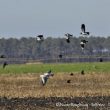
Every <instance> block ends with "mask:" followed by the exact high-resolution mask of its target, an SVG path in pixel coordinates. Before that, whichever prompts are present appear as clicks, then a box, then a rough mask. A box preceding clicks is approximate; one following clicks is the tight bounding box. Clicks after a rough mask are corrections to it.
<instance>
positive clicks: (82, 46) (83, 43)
mask: <svg viewBox="0 0 110 110" xmlns="http://www.w3.org/2000/svg"><path fill="white" fill-rule="evenodd" d="M87 42H88V41H86V40H81V42H80V45H81V48H82V50H83V49H84V47H85V44H86V43H87Z"/></svg>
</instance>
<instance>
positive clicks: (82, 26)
mask: <svg viewBox="0 0 110 110" xmlns="http://www.w3.org/2000/svg"><path fill="white" fill-rule="evenodd" d="M81 31H82V32H81V33H80V34H81V35H89V34H90V33H89V32H86V28H85V24H82V25H81Z"/></svg>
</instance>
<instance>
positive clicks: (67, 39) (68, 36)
mask: <svg viewBox="0 0 110 110" xmlns="http://www.w3.org/2000/svg"><path fill="white" fill-rule="evenodd" d="M65 36H66V42H67V43H70V38H71V37H72V36H73V35H72V34H69V33H67V34H65Z"/></svg>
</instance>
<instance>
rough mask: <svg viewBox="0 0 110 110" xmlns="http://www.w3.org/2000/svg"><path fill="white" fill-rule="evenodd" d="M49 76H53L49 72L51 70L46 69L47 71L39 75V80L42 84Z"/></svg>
mask: <svg viewBox="0 0 110 110" xmlns="http://www.w3.org/2000/svg"><path fill="white" fill-rule="evenodd" d="M50 76H54V74H53V73H52V72H51V70H50V71H48V72H47V73H44V74H43V75H40V78H41V82H42V85H43V86H44V85H45V84H46V82H47V80H48V79H49V77H50Z"/></svg>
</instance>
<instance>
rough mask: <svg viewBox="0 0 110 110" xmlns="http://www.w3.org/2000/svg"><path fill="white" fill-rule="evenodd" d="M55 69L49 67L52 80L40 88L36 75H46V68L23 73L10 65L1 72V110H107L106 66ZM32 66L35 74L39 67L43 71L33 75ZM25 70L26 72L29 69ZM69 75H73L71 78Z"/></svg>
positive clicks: (109, 90)
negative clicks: (52, 73)
mask: <svg viewBox="0 0 110 110" xmlns="http://www.w3.org/2000/svg"><path fill="white" fill-rule="evenodd" d="M108 64H109V63H108ZM56 65H57V64H56ZM56 65H55V66H53V67H52V65H49V66H51V69H52V70H53V71H54V76H53V77H51V78H50V79H49V80H48V81H47V84H46V85H45V86H42V85H41V82H40V77H39V75H40V74H42V72H43V71H44V70H45V71H48V69H49V67H48V65H47V64H46V65H45V64H44V65H43V64H42V65H41V64H40V66H39V65H33V66H32V65H30V66H31V68H32V71H31V72H29V73H28V72H27V73H26V72H24V70H25V69H24V68H23V67H21V65H19V66H20V67H19V66H15V65H14V66H13V65H9V66H7V67H6V68H5V70H2V69H1V71H2V72H1V75H0V110H15V109H16V110H27V109H28V110H39V109H41V110H52V109H53V110H54V109H56V110H58V109H59V110H60V109H61V110H64V109H65V110H82V109H84V110H86V109H89V110H93V109H94V110H98V109H99V110H100V109H104V110H107V109H108V108H109V106H110V74H109V66H108V65H107V64H105V66H104V63H101V64H96V63H95V64H91V65H89V64H88V63H85V64H76V65H77V66H76V65H75V64H66V65H64V64H61V65H59V64H58V65H57V66H58V68H57V66H56ZM74 65H75V66H76V68H75V69H74ZM106 65H107V66H106ZM23 66H24V65H23ZM34 66H35V67H36V70H37V71H38V69H37V68H38V67H39V68H40V67H42V70H41V71H39V72H36V73H35V72H33V70H35V68H34ZM24 67H25V68H27V67H28V69H29V65H25V66H24ZM59 67H62V68H59ZM69 67H70V68H71V70H70V68H69ZM72 67H73V68H72ZM82 67H83V68H82ZM84 67H85V68H84ZM101 67H103V68H101ZM100 68H101V69H100ZM14 69H15V70H16V71H14ZM17 69H19V71H20V72H21V73H20V72H19V71H18V70H17ZM82 69H83V70H84V69H85V74H84V75H82V74H81V70H82ZM74 70H75V71H74ZM98 70H99V72H97V71H98ZM3 71H5V73H3ZM12 71H13V72H12ZM17 71H18V73H17ZM58 71H59V72H58ZM71 72H72V73H73V75H70V74H71ZM67 80H70V83H67ZM108 110H109V109H108Z"/></svg>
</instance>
